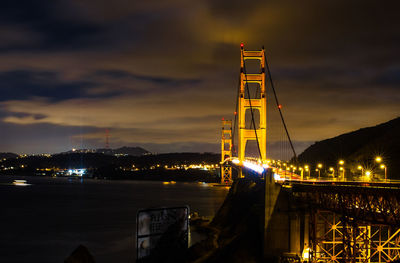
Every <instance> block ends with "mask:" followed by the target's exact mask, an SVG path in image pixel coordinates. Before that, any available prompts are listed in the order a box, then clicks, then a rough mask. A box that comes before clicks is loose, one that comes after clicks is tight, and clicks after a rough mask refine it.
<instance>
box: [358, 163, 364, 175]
mask: <svg viewBox="0 0 400 263" xmlns="http://www.w3.org/2000/svg"><path fill="white" fill-rule="evenodd" d="M357 170H360V171H361V176H362V175H363V174H364V168H363V167H362V166H361V165H359V166H357Z"/></svg>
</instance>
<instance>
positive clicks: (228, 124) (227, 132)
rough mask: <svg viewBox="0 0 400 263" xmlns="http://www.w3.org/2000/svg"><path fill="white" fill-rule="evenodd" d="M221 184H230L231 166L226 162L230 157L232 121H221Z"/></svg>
mask: <svg viewBox="0 0 400 263" xmlns="http://www.w3.org/2000/svg"><path fill="white" fill-rule="evenodd" d="M221 136H222V138H221V184H232V166H231V165H230V164H229V163H228V162H226V161H225V160H226V159H227V158H231V157H232V121H231V120H224V119H222V134H221Z"/></svg>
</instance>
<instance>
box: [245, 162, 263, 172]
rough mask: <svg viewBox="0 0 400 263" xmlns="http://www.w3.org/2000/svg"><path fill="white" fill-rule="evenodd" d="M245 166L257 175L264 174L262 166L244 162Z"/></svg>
mask: <svg viewBox="0 0 400 263" xmlns="http://www.w3.org/2000/svg"><path fill="white" fill-rule="evenodd" d="M243 166H244V167H246V168H249V169H251V170H253V171H255V172H257V173H260V174H261V173H263V172H264V168H262V167H261V166H259V165H257V164H254V163H250V162H247V161H244V162H243Z"/></svg>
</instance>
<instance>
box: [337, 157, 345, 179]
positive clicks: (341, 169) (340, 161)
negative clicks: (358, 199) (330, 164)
mask: <svg viewBox="0 0 400 263" xmlns="http://www.w3.org/2000/svg"><path fill="white" fill-rule="evenodd" d="M339 165H340V166H341V167H339V168H338V169H339V171H343V174H342V175H343V181H344V168H343V167H342V166H343V165H344V161H343V160H339ZM338 177H340V172H338Z"/></svg>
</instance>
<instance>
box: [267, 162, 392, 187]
mask: <svg viewBox="0 0 400 263" xmlns="http://www.w3.org/2000/svg"><path fill="white" fill-rule="evenodd" d="M375 162H376V163H377V164H378V165H379V168H380V169H382V170H384V172H385V182H386V181H387V166H386V165H385V164H384V163H383V159H382V157H380V156H377V157H376V158H375ZM267 163H268V164H269V163H272V164H273V165H274V166H277V167H279V168H281V169H282V170H284V171H285V172H286V171H290V172H292V173H295V172H296V171H300V175H301V178H302V179H303V173H305V174H306V176H307V175H308V176H310V173H311V169H310V166H309V165H308V164H306V165H304V166H295V165H292V164H289V163H285V162H281V161H279V160H278V161H275V160H268V161H267ZM323 167H324V165H323V164H322V163H318V164H317V165H316V168H315V172H318V178H320V177H321V171H322V170H323ZM357 170H360V171H361V175H362V176H365V178H366V179H368V180H370V179H371V176H373V171H372V169H365V167H363V166H362V165H358V166H357ZM328 171H329V172H330V173H331V174H330V175H331V176H332V177H335V172H337V177H338V178H342V180H345V173H346V168H345V161H344V160H342V159H341V160H339V161H338V165H337V167H336V169H335V167H332V166H331V167H329V168H328Z"/></svg>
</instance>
